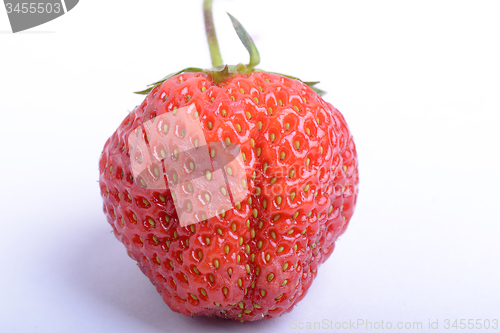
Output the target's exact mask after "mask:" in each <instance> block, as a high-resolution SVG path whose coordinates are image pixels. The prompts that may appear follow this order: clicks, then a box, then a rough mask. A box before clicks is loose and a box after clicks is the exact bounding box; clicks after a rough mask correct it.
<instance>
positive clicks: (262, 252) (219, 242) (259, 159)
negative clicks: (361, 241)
mask: <svg viewBox="0 0 500 333" xmlns="http://www.w3.org/2000/svg"><path fill="white" fill-rule="evenodd" d="M191 104H194V105H195V107H196V110H197V112H198V113H199V119H200V122H201V127H202V130H203V134H204V136H205V138H206V142H207V143H208V144H209V145H210V142H226V143H227V142H231V143H234V144H237V145H239V146H240V147H241V153H242V156H243V160H244V164H245V172H246V176H247V180H248V182H247V184H246V185H247V186H248V191H249V195H247V197H246V198H245V200H244V201H242V202H241V203H239V204H238V205H236V207H235V208H234V209H231V210H228V211H226V212H224V213H223V214H220V215H217V216H214V217H211V218H208V219H207V220H204V221H201V222H199V223H195V224H191V225H188V226H185V227H183V226H181V225H180V223H179V218H178V216H177V213H176V210H175V207H174V202H173V199H172V195H171V192H170V190H169V189H168V188H166V189H150V188H144V186H141V185H140V183H138V182H137V179H134V177H133V172H132V169H131V163H130V152H129V151H130V148H131V147H129V146H128V145H129V144H128V142H129V136H130V135H131V133H133V131H134V130H136V129H137V128H143V127H144V126H145V125H144V124H145V123H146V122H148V121H150V120H152V119H154V118H155V117H158V116H161V115H163V114H165V113H167V112H175V110H177V109H180V108H182V107H185V106H189V105H191ZM185 139H186V140H188V141H189V142H193V138H189V137H186V138H185ZM146 142H147V139H146ZM149 144H151V142H149ZM357 164H358V161H357V154H356V148H355V144H354V141H353V139H352V136H351V134H350V132H349V129H348V127H347V124H346V122H345V120H344V118H343V116H342V114H341V113H340V112H339V111H338V110H337V109H336V108H334V107H333V106H332V105H331V104H329V103H327V102H325V101H324V100H323V99H322V98H321V97H320V96H319V95H318V94H317V93H316V92H315V91H313V90H312V89H311V88H310V87H309V86H307V85H306V84H304V83H302V82H300V81H298V80H294V79H290V78H287V77H284V76H281V75H276V74H270V73H264V72H254V73H250V74H244V75H242V74H235V75H233V76H231V77H229V78H228V79H227V80H224V81H222V82H218V83H216V81H214V79H213V78H212V76H211V75H210V74H207V73H204V72H195V73H184V74H181V75H177V76H174V77H172V78H170V79H168V80H166V81H164V82H163V83H162V84H161V85H159V86H157V87H155V88H154V89H153V90H152V91H151V92H150V93H149V94H148V95H147V96H146V98H145V99H144V101H143V103H142V104H141V105H140V106H138V107H136V108H135V109H134V110H133V111H132V112H131V113H130V114H129V115H128V116H127V117H126V118H125V119H124V120H123V121H122V123H121V125H120V126H119V127H118V129H117V130H116V132H115V133H114V134H113V135H112V136H111V137H110V138H109V139H108V141H107V142H106V144H105V146H104V150H103V152H102V154H101V157H100V161H99V170H100V179H99V184H100V189H101V196H102V198H103V202H104V204H103V210H104V213H105V215H106V217H107V220H108V222H109V223H110V225H111V226H112V228H113V231H114V234H115V236H116V237H117V238H118V239H119V240H120V241H121V242H122V243H123V244H124V245H125V247H126V248H127V251H128V254H129V256H130V257H131V258H133V259H134V260H136V261H137V263H138V265H139V267H140V268H141V270H142V271H143V272H144V274H146V275H147V276H148V277H149V278H150V280H151V281H152V283H153V284H154V285H155V286H156V288H157V290H158V292H159V293H160V294H161V295H162V297H163V299H164V301H165V302H166V303H167V304H168V306H169V307H170V308H171V309H172V310H173V311H176V312H180V313H182V314H184V315H187V316H194V315H205V316H217V317H222V318H228V319H236V320H240V321H253V320H259V319H263V318H273V317H277V316H280V315H282V314H283V313H286V312H288V311H290V310H291V309H292V308H293V305H295V304H297V302H299V301H300V300H301V299H302V298H303V297H304V296H305V294H306V292H307V290H308V288H309V287H310V285H311V283H312V281H313V279H314V278H315V276H316V274H317V272H318V266H319V265H320V264H321V263H323V262H324V261H325V260H326V259H327V258H328V257H329V256H330V255H331V253H332V251H333V249H334V247H335V241H336V240H337V238H338V237H339V236H340V235H342V234H343V233H344V231H345V230H346V228H347V226H348V224H349V221H350V219H351V216H352V215H353V211H354V207H355V205H356V198H357V194H358V181H359V179H358V165H357ZM211 195H217V194H216V193H211Z"/></svg>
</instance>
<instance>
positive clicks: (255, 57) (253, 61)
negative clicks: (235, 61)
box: [227, 13, 260, 68]
mask: <svg viewBox="0 0 500 333" xmlns="http://www.w3.org/2000/svg"><path fill="white" fill-rule="evenodd" d="M227 15H229V18H230V19H231V22H232V23H233V28H234V30H236V33H237V34H238V37H239V38H240V40H241V42H242V43H243V45H245V48H246V49H247V51H248V54H249V55H250V62H249V63H248V67H250V68H254V67H255V66H257V65H258V64H259V63H260V55H259V51H258V50H257V47H256V46H255V43H254V42H253V40H252V37H250V35H249V34H248V32H247V31H246V30H245V28H243V26H242V25H241V23H240V22H239V21H238V20H237V19H235V18H234V16H232V15H231V14H229V13H227Z"/></svg>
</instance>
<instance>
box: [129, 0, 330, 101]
mask: <svg viewBox="0 0 500 333" xmlns="http://www.w3.org/2000/svg"><path fill="white" fill-rule="evenodd" d="M212 1H213V0H204V1H203V17H204V21H205V32H206V35H207V41H208V47H209V49H210V56H211V59H212V68H211V69H202V68H197V67H188V68H184V69H182V70H180V71H178V72H175V73H172V74H169V75H167V76H165V77H164V78H163V79H161V80H159V81H157V82H155V83H152V84H150V85H148V88H146V89H144V90H142V91H137V92H135V93H136V94H140V95H147V94H149V92H151V90H153V89H155V88H156V87H158V86H159V85H161V84H162V83H163V82H165V81H166V80H168V79H170V78H172V77H174V76H176V75H179V74H182V73H195V72H203V73H207V74H210V75H211V76H212V77H213V79H214V81H215V82H216V83H218V82H222V81H225V80H227V79H229V78H230V77H231V76H233V75H235V74H250V73H253V72H264V73H270V74H278V75H281V76H284V77H287V78H290V79H294V80H299V81H301V82H303V83H304V84H306V85H308V86H309V87H311V88H312V89H313V90H314V91H315V92H316V93H317V94H318V95H320V96H322V95H323V94H325V92H324V91H323V90H321V89H318V88H316V87H315V85H316V84H318V83H319V81H314V82H305V81H302V80H300V79H299V78H297V77H294V76H290V75H285V74H280V73H274V72H268V71H264V70H261V69H257V68H255V66H257V65H258V64H259V63H260V55H259V51H258V50H257V47H256V46H255V43H254V42H253V40H252V38H251V37H250V35H249V34H248V32H247V31H246V30H245V28H244V27H243V25H241V23H240V22H239V21H238V20H237V19H236V18H234V16H232V15H231V14H229V13H227V15H229V18H230V19H231V22H232V24H233V28H234V30H235V31H236V34H237V35H238V37H239V39H240V41H241V42H242V43H243V45H244V46H245V48H246V49H247V51H248V54H249V56H250V61H249V63H248V64H247V65H245V64H241V63H240V64H238V65H224V62H223V60H222V56H221V53H220V48H219V42H218V40H217V35H216V33H215V26H214V21H213V14H212Z"/></svg>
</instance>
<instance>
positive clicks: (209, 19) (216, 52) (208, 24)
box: [203, 0, 224, 68]
mask: <svg viewBox="0 0 500 333" xmlns="http://www.w3.org/2000/svg"><path fill="white" fill-rule="evenodd" d="M203 17H204V19H205V32H206V34H207V41H208V48H209V49H210V57H211V58H212V66H213V67H214V68H215V67H220V66H222V65H224V62H223V61H222V56H221V54H220V49H219V42H218V41H217V35H216V33H215V26H214V17H213V14H212V0H204V1H203Z"/></svg>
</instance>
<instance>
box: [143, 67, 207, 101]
mask: <svg viewBox="0 0 500 333" xmlns="http://www.w3.org/2000/svg"><path fill="white" fill-rule="evenodd" d="M195 72H203V69H202V68H197V67H188V68H184V69H181V70H180V71H178V72H175V73H172V74H169V75H167V76H165V77H164V78H163V79H161V80H160V81H156V82H155V83H151V84H149V85H148V87H149V88H146V89H144V90H141V91H136V92H134V94H138V95H147V94H149V93H150V92H151V90H153V89H154V88H156V87H158V86H159V85H160V84H162V83H163V82H165V81H167V80H168V79H170V78H172V77H174V76H176V75H179V74H181V73H195Z"/></svg>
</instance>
